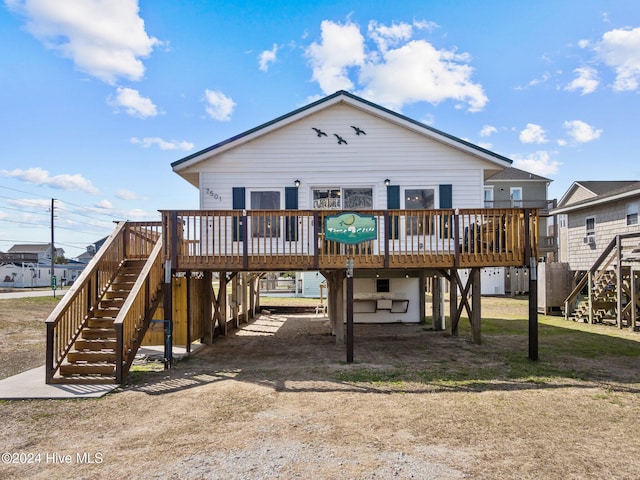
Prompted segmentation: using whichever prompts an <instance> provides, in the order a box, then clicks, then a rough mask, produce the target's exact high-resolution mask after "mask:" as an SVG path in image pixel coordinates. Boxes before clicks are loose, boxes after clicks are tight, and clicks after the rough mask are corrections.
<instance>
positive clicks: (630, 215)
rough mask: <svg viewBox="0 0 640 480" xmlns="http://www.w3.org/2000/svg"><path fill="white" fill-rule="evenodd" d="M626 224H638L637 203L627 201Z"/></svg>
mask: <svg viewBox="0 0 640 480" xmlns="http://www.w3.org/2000/svg"><path fill="white" fill-rule="evenodd" d="M627 225H638V204H637V203H627Z"/></svg>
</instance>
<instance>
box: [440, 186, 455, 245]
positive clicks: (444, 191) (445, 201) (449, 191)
mask: <svg viewBox="0 0 640 480" xmlns="http://www.w3.org/2000/svg"><path fill="white" fill-rule="evenodd" d="M439 197H440V208H453V185H451V184H444V185H440V195H439ZM450 223H451V217H450V216H449V215H444V216H443V218H442V229H441V230H440V237H441V238H451V236H452V234H453V230H452V229H451V228H450V227H451V225H450Z"/></svg>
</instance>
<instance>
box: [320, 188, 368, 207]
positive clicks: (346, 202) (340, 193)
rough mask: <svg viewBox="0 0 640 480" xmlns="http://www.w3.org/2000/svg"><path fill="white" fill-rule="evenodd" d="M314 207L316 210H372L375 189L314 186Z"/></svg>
mask: <svg viewBox="0 0 640 480" xmlns="http://www.w3.org/2000/svg"><path fill="white" fill-rule="evenodd" d="M313 208H314V209H315V210H341V209H344V210H371V209H372V208H373V189H372V188H343V189H341V188H339V187H331V188H314V189H313Z"/></svg>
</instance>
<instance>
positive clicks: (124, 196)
mask: <svg viewBox="0 0 640 480" xmlns="http://www.w3.org/2000/svg"><path fill="white" fill-rule="evenodd" d="M116 197H117V198H119V199H120V200H126V201H133V200H138V199H140V196H139V195H138V194H137V193H134V192H130V191H129V190H125V189H121V190H118V191H117V192H116Z"/></svg>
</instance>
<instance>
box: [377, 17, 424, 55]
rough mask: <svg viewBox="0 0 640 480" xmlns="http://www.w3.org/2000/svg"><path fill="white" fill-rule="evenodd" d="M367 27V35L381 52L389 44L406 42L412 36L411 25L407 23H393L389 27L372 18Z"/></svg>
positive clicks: (386, 48)
mask: <svg viewBox="0 0 640 480" xmlns="http://www.w3.org/2000/svg"><path fill="white" fill-rule="evenodd" d="M367 29H368V32H369V37H370V38H371V39H372V40H373V41H374V42H375V43H376V44H377V45H378V48H379V49H380V51H381V52H386V51H387V50H388V49H389V47H390V46H394V45H398V44H400V43H402V42H406V41H407V40H409V39H411V37H412V36H413V25H410V24H408V23H399V24H395V23H394V24H393V25H391V26H390V27H389V26H387V25H380V24H378V22H376V21H375V20H372V21H371V22H369V26H368V27H367Z"/></svg>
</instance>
